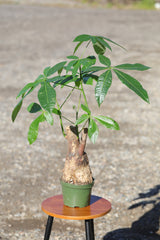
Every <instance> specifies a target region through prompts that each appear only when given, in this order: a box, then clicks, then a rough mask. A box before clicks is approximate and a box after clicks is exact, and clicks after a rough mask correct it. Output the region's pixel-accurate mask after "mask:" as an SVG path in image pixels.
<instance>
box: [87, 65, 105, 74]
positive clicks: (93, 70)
mask: <svg viewBox="0 0 160 240" xmlns="http://www.w3.org/2000/svg"><path fill="white" fill-rule="evenodd" d="M105 69H106V67H101V66H91V67H88V68H87V69H85V71H84V73H85V72H87V73H88V72H98V71H102V70H105Z"/></svg>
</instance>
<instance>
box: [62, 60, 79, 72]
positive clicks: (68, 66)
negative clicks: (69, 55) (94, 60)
mask: <svg viewBox="0 0 160 240" xmlns="http://www.w3.org/2000/svg"><path fill="white" fill-rule="evenodd" d="M77 62H78V60H77V59H76V60H72V61H70V62H69V63H68V64H67V66H65V67H64V69H66V71H67V72H69V71H72V70H73V66H74V65H75V64H76V63H77Z"/></svg>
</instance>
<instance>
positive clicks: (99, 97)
mask: <svg viewBox="0 0 160 240" xmlns="http://www.w3.org/2000/svg"><path fill="white" fill-rule="evenodd" d="M111 84H112V72H111V71H110V70H108V71H106V72H104V73H102V74H101V75H100V76H99V78H98V81H97V84H96V87H95V97H96V101H97V103H98V105H99V106H100V105H101V103H102V102H103V101H104V98H105V96H106V94H107V92H108V89H109V88H110V86H111Z"/></svg>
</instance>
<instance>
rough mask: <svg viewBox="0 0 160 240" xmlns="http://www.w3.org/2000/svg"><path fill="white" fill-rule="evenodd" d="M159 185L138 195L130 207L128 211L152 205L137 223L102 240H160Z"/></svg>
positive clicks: (109, 234) (111, 233)
mask: <svg viewBox="0 0 160 240" xmlns="http://www.w3.org/2000/svg"><path fill="white" fill-rule="evenodd" d="M159 193H160V185H156V186H155V187H153V188H151V189H149V191H148V192H146V193H139V195H138V197H137V198H136V199H133V201H137V200H138V202H137V203H135V204H133V205H131V206H130V207H129V208H128V210H131V209H134V208H137V207H142V208H145V206H146V205H150V204H151V205H152V208H151V210H149V211H147V212H146V213H145V214H144V215H143V216H141V217H140V218H139V219H138V220H137V221H135V222H133V223H132V225H131V228H123V229H117V230H114V231H112V232H109V233H107V234H106V235H105V236H104V238H103V240H160V235H159V234H157V232H158V230H159V229H160V197H157V194H159Z"/></svg>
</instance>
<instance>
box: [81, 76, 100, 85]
mask: <svg viewBox="0 0 160 240" xmlns="http://www.w3.org/2000/svg"><path fill="white" fill-rule="evenodd" d="M93 79H94V80H97V79H98V76H94V75H92V74H88V75H85V76H83V82H84V84H87V85H93Z"/></svg>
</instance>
